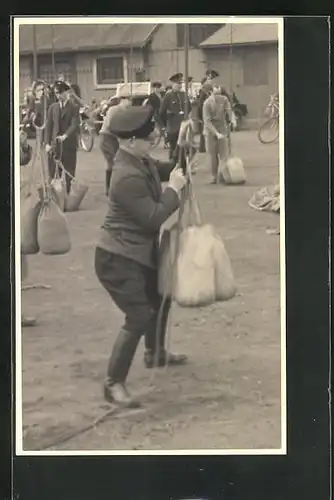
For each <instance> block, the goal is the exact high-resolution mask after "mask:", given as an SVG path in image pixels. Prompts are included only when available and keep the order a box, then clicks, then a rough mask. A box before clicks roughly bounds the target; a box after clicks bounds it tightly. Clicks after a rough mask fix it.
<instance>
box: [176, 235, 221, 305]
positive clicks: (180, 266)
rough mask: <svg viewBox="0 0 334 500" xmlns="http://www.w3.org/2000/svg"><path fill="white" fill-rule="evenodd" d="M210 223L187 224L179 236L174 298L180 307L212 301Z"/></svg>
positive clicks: (214, 292) (213, 280)
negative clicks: (188, 225)
mask: <svg viewBox="0 0 334 500" xmlns="http://www.w3.org/2000/svg"><path fill="white" fill-rule="evenodd" d="M210 236H211V231H210V226H209V225H204V226H190V227H188V228H187V229H184V230H183V231H182V233H181V237H180V250H179V254H178V257H177V261H176V280H175V291H174V297H175V300H176V302H177V303H178V304H179V305H180V306H181V307H201V306H205V305H209V304H212V303H213V302H214V301H215V294H216V290H215V263H214V260H213V255H212V242H211V241H210Z"/></svg>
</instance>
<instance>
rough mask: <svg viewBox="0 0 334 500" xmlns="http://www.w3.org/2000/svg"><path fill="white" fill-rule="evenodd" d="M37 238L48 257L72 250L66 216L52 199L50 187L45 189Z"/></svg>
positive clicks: (42, 250)
mask: <svg viewBox="0 0 334 500" xmlns="http://www.w3.org/2000/svg"><path fill="white" fill-rule="evenodd" d="M37 238H38V244H39V247H40V250H41V252H42V253H43V254H46V255H62V254H65V253H68V252H69V251H70V250H71V239H70V231H69V227H68V223H67V220H66V217H65V215H64V214H63V212H62V211H61V209H60V208H59V206H58V205H57V203H56V202H55V201H54V200H53V199H52V195H51V189H50V187H45V188H44V199H43V201H42V207H41V211H40V214H39V217H38V229H37Z"/></svg>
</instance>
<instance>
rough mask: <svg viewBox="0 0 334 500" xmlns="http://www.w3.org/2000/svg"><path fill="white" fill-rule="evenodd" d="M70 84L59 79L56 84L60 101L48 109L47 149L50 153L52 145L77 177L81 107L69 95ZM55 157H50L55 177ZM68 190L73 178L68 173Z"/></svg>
mask: <svg viewBox="0 0 334 500" xmlns="http://www.w3.org/2000/svg"><path fill="white" fill-rule="evenodd" d="M69 90H70V86H69V85H68V84H67V83H65V82H63V81H61V80H57V81H56V82H55V84H54V92H55V96H56V97H57V99H58V102H56V103H54V104H52V105H51V106H50V108H49V111H48V117H47V121H46V127H45V143H46V145H45V151H46V152H47V153H50V152H51V150H52V147H54V148H55V150H56V151H55V154H56V156H57V157H60V160H61V162H62V164H63V166H64V168H65V170H66V171H67V172H69V173H70V175H72V176H73V177H75V170H76V163H77V149H78V133H79V125H80V120H79V108H78V107H77V106H76V105H75V104H73V103H72V102H71V100H70V97H69V92H68V91H69ZM55 167H56V165H55V161H54V158H53V157H52V158H51V157H50V158H49V174H50V178H51V179H53V177H54V175H55ZM66 187H67V192H68V193H69V192H70V189H71V178H70V177H69V176H68V175H66Z"/></svg>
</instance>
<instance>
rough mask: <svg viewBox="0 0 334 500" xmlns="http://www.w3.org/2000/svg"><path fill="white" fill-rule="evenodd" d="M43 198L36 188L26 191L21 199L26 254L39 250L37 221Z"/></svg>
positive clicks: (22, 242) (23, 240) (23, 248)
mask: <svg viewBox="0 0 334 500" xmlns="http://www.w3.org/2000/svg"><path fill="white" fill-rule="evenodd" d="M40 208H41V200H40V198H39V196H38V193H37V191H36V190H35V189H32V190H31V191H29V192H28V193H25V194H24V196H23V197H22V200H21V252H22V253H23V254H25V255H31V254H36V253H38V252H39V245H38V240H37V221H38V214H39V212H40Z"/></svg>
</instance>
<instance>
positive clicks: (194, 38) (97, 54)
mask: <svg viewBox="0 0 334 500" xmlns="http://www.w3.org/2000/svg"><path fill="white" fill-rule="evenodd" d="M231 26H233V28H232V29H233V32H232V33H231V29H230V28H231ZM31 29H32V27H31V26H23V27H21V28H20V30H21V31H22V33H20V95H21V97H22V96H23V90H24V88H26V87H29V86H30V85H31V83H32V81H33V55H32V53H33V46H32V33H31ZM50 34H51V30H50V26H45V25H39V26H37V36H36V46H37V54H38V77H39V78H41V79H43V80H45V81H47V82H52V81H53V80H54V79H55V77H57V76H58V75H59V74H62V75H64V77H65V79H68V80H71V81H72V82H75V83H77V84H78V85H79V86H80V88H81V92H82V97H83V99H84V100H85V101H86V102H87V103H89V102H90V101H91V100H92V99H93V98H95V99H98V100H99V99H103V98H105V97H107V96H109V95H113V94H114V92H115V87H116V84H117V83H119V82H123V81H124V82H127V81H135V82H136V81H137V82H138V81H147V80H150V81H154V80H159V81H162V82H163V83H165V84H166V83H168V79H169V77H170V76H171V75H172V74H173V73H176V72H179V71H181V72H184V65H185V61H184V58H185V54H184V25H182V24H155V25H154V24H145V25H144V24H131V25H130V24H129V25H124V24H123V25H122V24H119V25H100V26H98V27H97V26H96V25H72V26H69V25H56V26H54V27H53V31H52V34H53V38H52V37H51V35H50ZM231 34H232V44H231ZM52 45H53V53H54V63H55V64H54V65H53V64H52V63H53V61H52ZM54 66H55V67H56V75H55V74H54V71H53V67H54ZM208 68H214V69H216V70H217V71H218V72H219V73H220V78H219V82H220V83H221V84H222V85H223V86H225V87H226V88H227V89H228V90H231V89H233V90H234V91H235V93H236V95H237V97H238V98H239V100H240V101H241V102H242V103H245V104H247V106H248V109H249V118H257V117H258V116H259V115H260V114H261V112H262V111H263V109H264V108H265V106H266V104H267V102H268V99H269V95H270V93H273V92H277V91H278V30H277V25H275V24H274V25H270V26H269V25H266V26H263V25H259V24H246V25H245V24H244V25H243V24H240V25H222V24H192V25H190V31H189V53H188V74H189V75H191V76H192V77H193V79H194V81H200V80H201V79H202V78H203V76H204V74H205V71H206V70H207V69H208Z"/></svg>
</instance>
